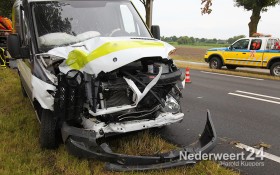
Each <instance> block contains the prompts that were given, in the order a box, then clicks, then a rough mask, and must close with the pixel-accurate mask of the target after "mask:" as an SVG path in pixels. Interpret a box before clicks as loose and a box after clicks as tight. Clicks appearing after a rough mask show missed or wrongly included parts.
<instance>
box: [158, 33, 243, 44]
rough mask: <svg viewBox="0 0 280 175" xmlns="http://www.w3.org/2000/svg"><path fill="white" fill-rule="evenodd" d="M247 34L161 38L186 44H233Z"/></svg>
mask: <svg viewBox="0 0 280 175" xmlns="http://www.w3.org/2000/svg"><path fill="white" fill-rule="evenodd" d="M244 37H245V35H238V36H234V37H231V38H229V39H227V40H221V39H216V38H213V39H207V38H194V37H188V36H180V37H177V36H171V37H164V36H162V37H161V39H162V40H163V41H166V42H177V43H178V44H181V45H186V44H190V45H192V44H196V43H200V44H232V43H233V42H234V41H236V40H238V39H240V38H244Z"/></svg>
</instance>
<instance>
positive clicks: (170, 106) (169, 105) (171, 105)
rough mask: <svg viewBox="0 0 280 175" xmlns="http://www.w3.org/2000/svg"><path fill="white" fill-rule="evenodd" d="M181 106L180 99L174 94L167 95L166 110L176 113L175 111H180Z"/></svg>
mask: <svg viewBox="0 0 280 175" xmlns="http://www.w3.org/2000/svg"><path fill="white" fill-rule="evenodd" d="M180 108H181V107H180V104H179V103H178V101H177V100H176V99H175V98H174V97H173V96H171V95H167V97H166V101H165V107H164V111H165V112H170V113H173V114H174V113H178V112H180Z"/></svg>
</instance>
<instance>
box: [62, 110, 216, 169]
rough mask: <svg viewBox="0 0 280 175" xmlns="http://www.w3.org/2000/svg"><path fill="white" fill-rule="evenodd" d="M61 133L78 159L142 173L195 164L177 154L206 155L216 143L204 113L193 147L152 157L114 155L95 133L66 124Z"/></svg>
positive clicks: (214, 134)
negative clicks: (90, 159)
mask: <svg viewBox="0 0 280 175" xmlns="http://www.w3.org/2000/svg"><path fill="white" fill-rule="evenodd" d="M61 132H62V137H63V141H64V142H65V144H66V147H67V149H68V151H69V152H70V153H71V154H73V155H75V156H77V157H83V158H94V159H98V160H101V161H105V162H107V164H106V169H108V170H111V171H144V170H154V169H164V168H171V167H176V166H183V165H192V164H195V163H196V162H197V161H196V160H184V159H181V158H180V153H182V152H184V153H187V154H196V153H199V152H201V153H202V154H203V153H207V152H209V151H211V150H212V149H213V148H214V147H215V145H216V143H217V135H216V131H215V128H214V125H213V122H212V119H211V116H210V112H209V111H208V112H207V122H206V125H205V129H204V131H203V133H202V135H201V137H200V139H199V142H198V143H197V145H196V146H194V147H191V148H190V147H184V148H179V149H178V150H173V151H170V152H167V153H163V154H157V155H151V156H132V155H124V154H118V153H113V152H112V150H111V149H110V147H109V146H108V145H107V144H106V143H102V144H101V145H99V144H98V143H97V142H96V140H97V139H96V134H95V132H92V131H88V130H84V129H80V128H75V127H72V126H69V125H67V124H66V123H64V124H63V126H62V129H61Z"/></svg>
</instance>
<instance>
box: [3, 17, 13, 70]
mask: <svg viewBox="0 0 280 175" xmlns="http://www.w3.org/2000/svg"><path fill="white" fill-rule="evenodd" d="M11 32H12V22H11V20H10V19H9V18H6V17H3V16H0V65H1V67H6V66H8V61H7V56H6V55H7V54H6V47H7V36H8V35H9V34H10V33H11Z"/></svg>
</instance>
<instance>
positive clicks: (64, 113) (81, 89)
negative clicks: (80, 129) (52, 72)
mask: <svg viewBox="0 0 280 175" xmlns="http://www.w3.org/2000/svg"><path fill="white" fill-rule="evenodd" d="M84 102H85V83H84V76H83V73H81V72H80V71H77V70H71V71H69V72H68V73H67V74H66V75H65V74H59V76H58V90H57V92H56V95H55V103H54V105H55V113H56V115H57V116H58V117H59V119H60V120H61V121H66V122H67V123H68V124H70V125H79V124H80V123H81V122H82V120H81V114H82V112H83V105H84Z"/></svg>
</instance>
